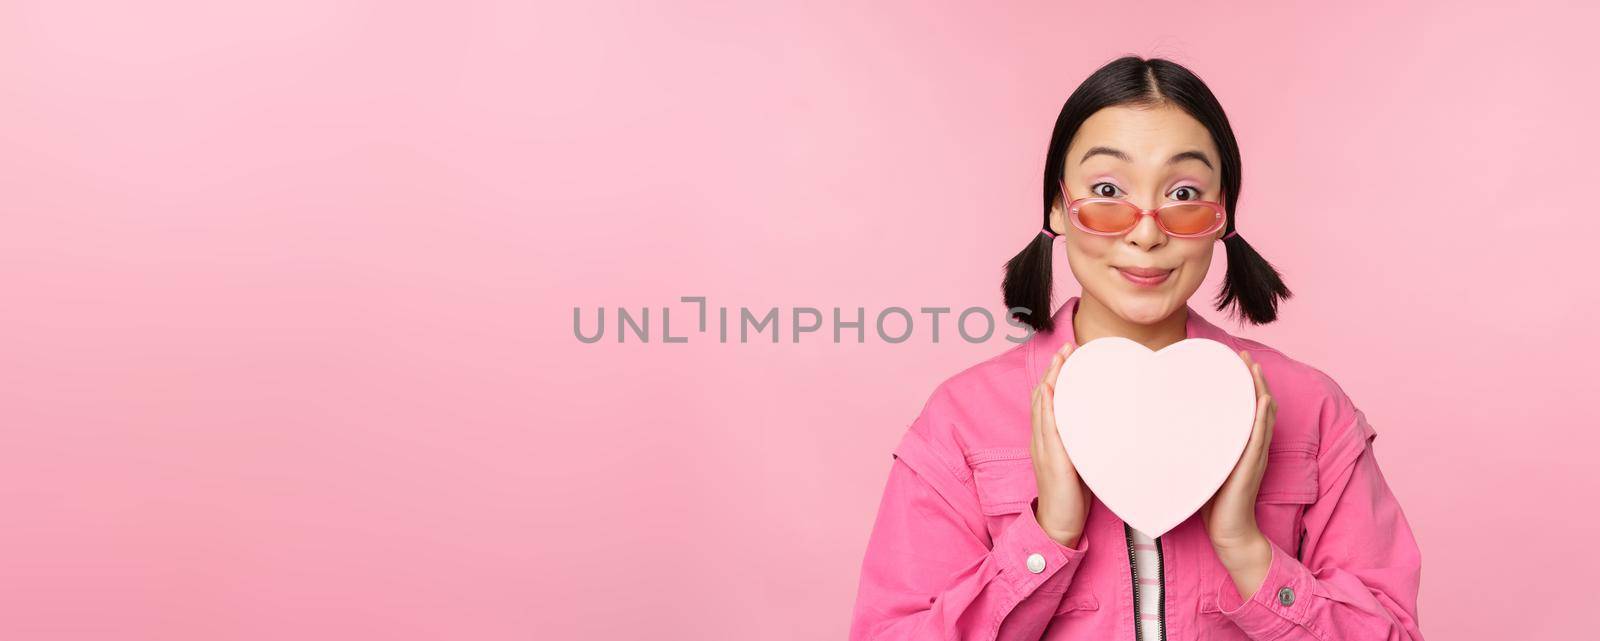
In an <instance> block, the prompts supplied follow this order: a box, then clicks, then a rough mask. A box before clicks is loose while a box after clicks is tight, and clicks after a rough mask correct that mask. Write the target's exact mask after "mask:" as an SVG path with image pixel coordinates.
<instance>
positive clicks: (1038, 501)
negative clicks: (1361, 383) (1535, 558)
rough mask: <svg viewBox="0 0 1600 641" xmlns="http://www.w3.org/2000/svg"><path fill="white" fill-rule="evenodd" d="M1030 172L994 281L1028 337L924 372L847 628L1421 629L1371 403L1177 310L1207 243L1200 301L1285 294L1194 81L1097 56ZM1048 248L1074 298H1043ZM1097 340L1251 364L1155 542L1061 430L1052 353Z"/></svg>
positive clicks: (914, 634) (1230, 150)
mask: <svg viewBox="0 0 1600 641" xmlns="http://www.w3.org/2000/svg"><path fill="white" fill-rule="evenodd" d="M1044 169H1045V171H1044V217H1043V218H1044V220H1043V223H1044V225H1043V229H1042V230H1041V231H1040V232H1039V235H1038V236H1037V237H1036V238H1034V239H1033V240H1031V241H1029V243H1028V245H1027V247H1026V248H1024V249H1023V250H1022V252H1021V253H1020V254H1018V255H1017V256H1016V257H1015V258H1013V259H1012V260H1011V261H1010V263H1008V264H1007V265H1006V274H1005V281H1004V290H1005V298H1006V304H1007V306H1008V307H1011V308H1013V310H1014V311H1015V310H1019V309H1020V310H1021V311H1020V313H1019V314H1018V319H1019V320H1021V321H1023V322H1026V323H1028V324H1029V325H1031V326H1032V327H1034V328H1035V329H1036V330H1037V331H1036V332H1035V333H1034V335H1033V336H1032V337H1031V338H1030V339H1029V341H1028V342H1026V343H1023V344H1021V345H1018V346H1017V347H1016V348H1014V349H1011V350H1010V351H1007V352H1005V353H1003V354H1001V355H999V356H997V357H994V358H992V359H990V360H988V361H985V362H983V363H980V364H978V365H976V366H974V367H971V368H968V369H967V370H965V371H962V372H961V373H959V374H956V375H955V376H953V377H951V378H950V379H949V380H947V381H945V382H944V383H943V384H941V385H940V386H939V387H938V388H937V389H936V390H935V391H934V392H933V395H932V397H931V398H930V399H929V400H928V402H927V404H926V406H924V407H923V409H922V413H921V414H920V415H919V416H918V417H917V418H916V420H915V421H914V422H913V423H912V424H911V426H910V428H909V429H908V430H907V431H906V433H905V435H904V437H903V438H902V440H901V441H900V443H899V445H898V446H897V447H896V449H895V451H894V461H893V466H892V467H891V469H890V471H889V480H888V484H887V487H886V489H885V491H884V494H883V499H882V503H881V505H880V507H879V510H878V516H877V520H876V522H875V523H874V525H873V529H872V535H871V537H870V540H869V541H868V544H867V551H866V557H865V560H864V562H863V564H862V569H861V580H860V587H859V592H858V594H857V601H856V605H855V611H854V616H853V619H852V622H851V627H850V638H851V639H858V640H867V639H884V640H890V639H907V640H909V639H930V640H931V639H939V640H941V641H943V640H951V639H961V640H978V639H984V640H988V639H1002V640H1007V641H1015V640H1019V639H1028V640H1034V639H1052V640H1057V641H1066V640H1073V639H1095V640H1115V639H1123V640H1130V639H1131V640H1135V641H1159V640H1165V639H1169V638H1170V639H1185V640H1188V639H1197V640H1205V639H1217V640H1221V639H1254V640H1257V641H1267V640H1269V639H1272V640H1296V641H1298V640H1305V641H1333V640H1340V641H1369V640H1370V641H1378V640H1380V639H1410V640H1419V639H1421V638H1422V636H1421V633H1420V631H1419V629H1418V624H1417V591H1418V587H1419V583H1420V580H1421V553H1420V551H1419V550H1418V547H1417V543H1416V540H1415V538H1414V537H1413V536H1412V532H1411V527H1410V525H1409V524H1408V523H1407V521H1406V518H1405V515H1404V514H1403V513H1402V512H1401V509H1400V505H1399V503H1398V502H1397V501H1396V499H1395V497H1394V495H1393V494H1392V493H1391V492H1390V489H1389V487H1388V485H1387V484H1386V483H1385V481H1384V477H1383V474H1382V473H1381V472H1380V471H1379V469H1378V462H1377V459H1376V458H1375V457H1374V454H1373V449H1372V442H1373V439H1374V438H1375V437H1376V435H1377V434H1376V432H1375V431H1374V430H1373V428H1372V426H1371V425H1369V424H1368V422H1367V419H1366V416H1365V415H1364V414H1363V413H1362V412H1361V410H1359V409H1357V408H1356V406H1355V404H1354V403H1353V402H1352V401H1351V400H1350V398H1349V397H1348V396H1346V395H1345V393H1344V391H1343V390H1342V389H1340V387H1339V385H1338V384H1337V383H1335V382H1334V380H1333V379H1332V378H1330V377H1328V375H1327V374H1324V373H1323V372H1322V371H1320V370H1318V369H1316V368H1314V367H1312V366H1310V365H1307V364H1305V363H1301V362H1299V361H1296V360H1294V359H1292V358H1289V357H1288V356H1286V355H1284V354H1283V353H1281V352H1279V351H1277V350H1275V349H1273V348H1271V347H1268V346H1267V345H1264V344H1262V343H1259V342H1256V341H1253V340H1249V339H1246V338H1240V337H1237V336H1233V335H1231V334H1229V333H1228V332H1226V331H1223V330H1222V329H1220V328H1218V327H1217V326H1216V325H1213V324H1212V323H1210V322H1207V321H1206V320H1205V319H1204V318H1201V317H1200V315H1198V314H1196V313H1195V311H1194V309H1193V308H1191V307H1190V306H1189V304H1188V300H1189V298H1190V296H1192V295H1193V294H1194V293H1195V290H1196V289H1198V288H1199V287H1200V283H1201V281H1202V280H1204V278H1205V275H1206V271H1207V269H1208V268H1209V267H1210V265H1211V252H1212V248H1213V246H1214V245H1213V243H1216V242H1219V241H1220V242H1222V243H1224V247H1225V249H1226V251H1227V258H1228V271H1227V278H1226V282H1225V283H1224V285H1223V286H1222V291H1221V293H1220V295H1219V296H1218V306H1217V309H1219V310H1221V309H1224V308H1226V307H1228V306H1230V305H1232V306H1235V307H1236V311H1237V312H1238V313H1239V314H1240V315H1242V316H1243V317H1244V318H1245V319H1247V320H1249V321H1250V322H1252V323H1254V324H1258V325H1259V324H1264V323H1269V322H1272V321H1273V320H1275V318H1276V316H1277V305H1278V302H1279V300H1280V299H1285V298H1288V297H1289V296H1290V292H1289V290H1288V289H1287V288H1286V287H1284V285H1283V283H1282V282H1281V281H1280V280H1279V278H1278V274H1277V272H1276V271H1275V270H1274V269H1273V268H1272V267H1271V265H1269V264H1268V263H1267V262H1266V261H1265V260H1263V259H1262V258H1261V256H1260V255H1259V254H1257V253H1256V252H1255V250H1254V249H1252V248H1251V247H1250V245H1249V244H1247V243H1246V242H1245V240H1244V238H1243V237H1241V236H1240V235H1239V234H1238V232H1237V229H1238V217H1237V215H1236V213H1235V204H1236V203H1237V202H1238V199H1239V186H1240V165H1239V148H1238V145H1237V143H1236V142H1235V141H1234V137H1233V131H1232V130H1231V128H1230V126H1229V124H1228V119H1227V116H1226V115H1224V113H1223V110H1222V107H1221V106H1220V105H1219V104H1218V103H1217V100H1216V98H1215V97H1214V96H1212V94H1211V91H1210V90H1209V89H1208V88H1207V87H1206V85H1205V84H1204V83H1203V82H1201V81H1200V79H1199V78H1197V77H1196V76H1195V75H1194V74H1192V73H1190V72H1189V71H1188V70H1187V69H1185V68H1183V67H1182V66H1180V65H1177V64H1174V63H1172V62H1169V61H1166V60H1162V59H1159V58H1154V59H1149V60H1145V59H1141V58H1137V57H1131V56H1130V57H1125V58H1121V59H1118V60H1115V61H1113V62H1111V63H1110V64H1107V65H1106V66H1104V67H1102V68H1101V69H1099V70H1098V71H1096V72H1095V73H1094V74H1093V75H1092V76H1090V77H1089V78H1088V79H1087V80H1086V81H1084V83H1083V85H1082V86H1080V87H1078V89H1077V90H1076V91H1074V92H1073V94H1072V96H1071V97H1070V98H1068V99H1067V102H1066V104H1065V105H1064V106H1063V107H1062V109H1061V115H1060V116H1059V117H1058V118H1057V120H1056V125H1055V132H1054V133H1053V134H1052V136H1051V139H1050V147H1049V151H1048V153H1047V155H1046V157H1045V167H1044ZM1057 243H1060V244H1061V245H1063V249H1064V250H1065V251H1066V252H1067V262H1068V264H1069V265H1070V266H1071V269H1072V275H1073V276H1074V277H1075V278H1076V279H1077V281H1078V283H1079V285H1081V286H1082V292H1083V293H1082V295H1081V296H1074V297H1072V298H1070V299H1068V300H1067V301H1066V303H1065V304H1064V305H1062V306H1061V307H1060V309H1059V310H1058V311H1056V312H1055V313H1054V314H1051V313H1050V310H1051V309H1052V305H1051V299H1050V298H1051V296H1050V292H1051V280H1052V279H1051V259H1050V256H1051V252H1052V251H1054V250H1055V245H1056V244H1057ZM1102 336H1123V337H1127V338H1130V339H1132V340H1135V341H1138V342H1140V343H1142V344H1144V345H1145V346H1146V347H1149V348H1150V349H1152V350H1159V349H1161V348H1163V347H1165V346H1167V345H1170V344H1172V343H1175V342H1177V341H1180V340H1183V339H1185V338H1190V337H1199V338H1208V339H1211V340H1215V341H1218V342H1221V343H1223V344H1225V345H1228V346H1229V347H1231V348H1232V349H1233V350H1234V351H1236V352H1238V353H1239V355H1240V358H1241V359H1243V360H1244V362H1245V363H1246V364H1247V365H1248V366H1249V368H1250V370H1251V372H1252V374H1253V376H1254V377H1255V384H1256V396H1257V405H1256V415H1255V421H1254V426H1253V428H1252V429H1253V431H1252V434H1251V437H1250V440H1249V442H1248V444H1247V446H1246V448H1245V451H1244V453H1243V454H1242V455H1241V457H1240V459H1239V461H1238V463H1237V464H1235V467H1234V469H1233V471H1232V473H1231V474H1230V475H1229V477H1228V479H1227V480H1226V481H1225V482H1224V483H1223V485H1222V487H1221V488H1220V489H1218V490H1217V492H1216V494H1215V495H1213V496H1212V498H1211V499H1210V500H1209V501H1208V502H1207V503H1206V505H1205V506H1204V507H1202V508H1201V509H1200V510H1199V511H1198V512H1197V513H1196V514H1194V515H1193V516H1191V517H1190V518H1189V519H1188V520H1187V521H1185V522H1183V523H1182V524H1180V525H1179V526H1178V527H1176V528H1174V529H1173V530H1171V531H1169V532H1167V533H1166V534H1164V535H1163V536H1161V537H1160V538H1158V539H1154V540H1151V539H1150V538H1148V537H1146V536H1144V534H1143V533H1141V532H1139V531H1137V530H1134V529H1132V528H1131V527H1129V526H1128V525H1127V524H1126V523H1124V522H1123V521H1122V520H1121V519H1119V518H1117V516H1116V515H1115V514H1113V513H1111V512H1110V511H1109V510H1107V509H1106V507H1105V505H1103V504H1102V503H1100V502H1099V501H1097V500H1096V499H1095V497H1094V496H1093V494H1092V493H1091V492H1090V491H1089V488H1088V486H1087V485H1085V484H1084V483H1083V481H1082V480H1081V479H1080V478H1079V477H1078V475H1077V472H1076V470H1075V469H1074V467H1073V465H1072V459H1071V458H1070V456H1069V453H1068V452H1067V451H1066V449H1065V447H1064V446H1063V445H1062V442H1061V439H1060V436H1059V434H1058V433H1057V431H1056V426H1055V420H1054V413H1053V412H1052V411H1051V399H1052V398H1053V397H1054V394H1055V391H1054V384H1055V381H1056V375H1057V373H1058V372H1059V371H1060V368H1061V365H1062V362H1063V360H1064V359H1065V358H1066V357H1067V356H1068V355H1069V354H1071V352H1072V350H1073V349H1074V348H1075V347H1076V346H1077V345H1080V344H1082V343H1085V342H1088V341H1091V340H1094V339H1096V338H1099V337H1102ZM1030 426H1031V429H1030ZM1126 464H1127V465H1133V466H1141V465H1146V464H1147V462H1146V461H1141V460H1139V459H1137V458H1134V459H1130V460H1128V461H1126ZM1148 473H1149V474H1152V475H1160V474H1161V470H1159V469H1150V470H1148Z"/></svg>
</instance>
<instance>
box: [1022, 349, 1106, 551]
mask: <svg viewBox="0 0 1600 641" xmlns="http://www.w3.org/2000/svg"><path fill="white" fill-rule="evenodd" d="M1073 349H1075V346H1074V345H1073V344H1072V343H1071V341H1068V342H1067V344H1066V345H1063V346H1062V347H1061V350H1060V351H1057V352H1056V355H1055V357H1054V358H1052V359H1050V367H1049V368H1048V369H1046V370H1045V372H1044V378H1043V379H1042V380H1040V381H1039V384H1038V385H1037V386H1035V387H1034V388H1033V445H1032V448H1031V449H1030V453H1031V456H1032V457H1033V474H1034V478H1035V480H1036V481H1037V482H1038V484H1039V507H1038V508H1037V509H1035V510H1034V512H1033V514H1034V518H1035V519H1037V520H1038V521H1039V526H1040V527H1042V528H1044V531H1045V534H1048V535H1050V538H1052V539H1055V540H1056V541H1057V542H1058V543H1060V544H1062V545H1065V546H1067V547H1070V548H1075V547H1078V539H1079V537H1081V536H1083V525H1084V522H1085V521H1087V520H1088V518H1089V503H1090V502H1091V501H1092V500H1093V495H1092V494H1091V493H1090V492H1089V486H1088V485H1087V484H1085V483H1084V482H1083V479H1082V478H1080V477H1079V476H1078V469H1077V468H1075V467H1073V466H1072V459H1071V458H1070V457H1068V456H1067V446H1066V445H1065V444H1063V443H1062V442H1061V432H1059V431H1057V430H1056V412H1055V398H1056V378H1057V377H1058V376H1060V375H1061V365H1062V363H1065V362H1066V360H1067V356H1069V355H1071V354H1072V350H1073Z"/></svg>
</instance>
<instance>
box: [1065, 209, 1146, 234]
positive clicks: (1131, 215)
mask: <svg viewBox="0 0 1600 641" xmlns="http://www.w3.org/2000/svg"><path fill="white" fill-rule="evenodd" d="M1138 218H1139V210H1138V209H1135V208H1134V207H1133V206H1132V205H1128V204H1124V203H1109V202H1095V203H1084V204H1083V206H1081V207H1079V208H1078V220H1079V221H1080V222H1082V223H1083V226H1085V227H1088V228H1089V229H1093V230H1095V231H1098V232H1105V233H1113V232H1121V231H1126V230H1128V229H1130V228H1132V227H1133V224H1134V223H1135V222H1137V221H1138Z"/></svg>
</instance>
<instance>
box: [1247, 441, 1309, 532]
mask: <svg viewBox="0 0 1600 641" xmlns="http://www.w3.org/2000/svg"><path fill="white" fill-rule="evenodd" d="M1316 501H1317V453H1316V450H1315V449H1314V446H1311V445H1301V444H1286V445H1283V446H1281V447H1276V448H1272V447H1269V448H1268V450H1267V469H1266V472H1265V473H1264V474H1263V475H1262V477H1261V488H1260V490H1259V491H1258V492H1257V493H1256V521H1257V524H1258V525H1259V526H1260V527H1261V533H1262V534H1265V535H1266V536H1267V538H1269V539H1271V540H1272V542H1274V543H1277V544H1278V547H1281V548H1283V549H1284V550H1285V551H1287V552H1289V553H1290V554H1292V555H1294V556H1295V557H1296V558H1300V553H1301V549H1300V547H1301V546H1300V544H1301V541H1302V540H1303V537H1304V536H1305V523H1304V517H1305V512H1306V508H1307V507H1309V506H1310V505H1311V504H1312V503H1315V502H1316Z"/></svg>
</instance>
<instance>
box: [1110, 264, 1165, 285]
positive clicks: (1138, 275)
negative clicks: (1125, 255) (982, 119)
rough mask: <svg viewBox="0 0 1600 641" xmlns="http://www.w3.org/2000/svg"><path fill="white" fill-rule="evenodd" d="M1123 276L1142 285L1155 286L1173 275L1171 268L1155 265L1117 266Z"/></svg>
mask: <svg viewBox="0 0 1600 641" xmlns="http://www.w3.org/2000/svg"><path fill="white" fill-rule="evenodd" d="M1114 269H1116V270H1117V273H1119V274H1122V278H1123V279H1125V280H1127V281H1128V282H1130V283H1133V284H1134V285H1138V286H1140V287H1154V286H1156V285H1160V284H1161V283H1163V282H1166V280H1167V278H1168V277H1169V276H1171V275H1172V272H1173V270H1171V269H1158V268H1153V267H1115V268H1114Z"/></svg>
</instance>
